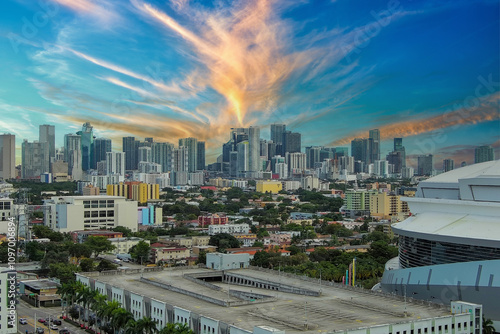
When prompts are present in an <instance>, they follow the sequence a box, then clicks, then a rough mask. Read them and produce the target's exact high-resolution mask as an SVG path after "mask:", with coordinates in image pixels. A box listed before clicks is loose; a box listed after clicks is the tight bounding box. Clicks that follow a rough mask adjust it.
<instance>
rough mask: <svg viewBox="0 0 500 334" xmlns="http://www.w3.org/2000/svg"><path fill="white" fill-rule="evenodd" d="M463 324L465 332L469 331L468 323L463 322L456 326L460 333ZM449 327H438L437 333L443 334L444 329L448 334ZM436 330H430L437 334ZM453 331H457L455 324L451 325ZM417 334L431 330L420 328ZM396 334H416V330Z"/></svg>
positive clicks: (423, 333) (424, 333)
mask: <svg viewBox="0 0 500 334" xmlns="http://www.w3.org/2000/svg"><path fill="white" fill-rule="evenodd" d="M462 324H463V330H467V322H463V323H461V322H458V323H457V324H456V325H457V326H456V327H457V330H459V331H460V330H462ZM473 325H474V324H473V322H472V321H471V322H470V326H471V327H472V326H473ZM448 327H449V326H448V325H444V326H442V325H439V326H438V328H437V333H443V329H444V333H448ZM435 329H436V328H435V326H432V327H431V328H430V333H436V331H435ZM451 329H452V330H454V329H455V324H451ZM416 333H417V334H426V333H429V328H427V327H425V328H419V329H417V332H416ZM389 334H392V333H391V332H389ZM396 334H415V330H414V329H412V330H410V331H402V332H400V331H397V332H396Z"/></svg>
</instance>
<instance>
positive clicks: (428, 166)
mask: <svg viewBox="0 0 500 334" xmlns="http://www.w3.org/2000/svg"><path fill="white" fill-rule="evenodd" d="M433 169H434V157H433V156H432V154H427V155H419V156H418V157H417V173H418V175H420V176H423V175H428V176H430V175H432V171H433Z"/></svg>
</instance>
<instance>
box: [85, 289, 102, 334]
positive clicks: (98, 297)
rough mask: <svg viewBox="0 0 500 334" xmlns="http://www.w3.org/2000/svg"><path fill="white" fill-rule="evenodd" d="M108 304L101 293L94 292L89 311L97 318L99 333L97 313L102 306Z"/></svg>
mask: <svg viewBox="0 0 500 334" xmlns="http://www.w3.org/2000/svg"><path fill="white" fill-rule="evenodd" d="M105 303H106V296H105V295H102V294H100V293H99V291H97V290H93V291H92V293H91V298H90V301H89V309H90V310H91V311H92V312H93V314H94V317H95V322H94V325H95V330H96V332H97V317H98V315H97V313H98V311H99V309H100V308H101V306H102V305H103V304H105Z"/></svg>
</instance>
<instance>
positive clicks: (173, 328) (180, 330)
mask: <svg viewBox="0 0 500 334" xmlns="http://www.w3.org/2000/svg"><path fill="white" fill-rule="evenodd" d="M158 334H194V331H193V330H192V329H191V328H189V326H188V325H187V324H180V323H176V324H174V323H171V322H169V323H168V324H167V326H165V327H163V328H162V329H161V330H160V331H159V332H158Z"/></svg>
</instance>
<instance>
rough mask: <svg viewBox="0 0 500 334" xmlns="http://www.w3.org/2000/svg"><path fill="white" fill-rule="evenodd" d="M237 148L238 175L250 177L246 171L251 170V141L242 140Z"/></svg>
mask: <svg viewBox="0 0 500 334" xmlns="http://www.w3.org/2000/svg"><path fill="white" fill-rule="evenodd" d="M237 149H238V150H237V152H238V155H237V157H238V158H237V159H238V160H237V167H236V168H237V170H236V172H237V173H236V175H237V176H238V177H245V176H247V177H248V175H247V174H246V172H248V171H249V170H250V143H249V142H248V141H242V142H241V143H238V147H237Z"/></svg>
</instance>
